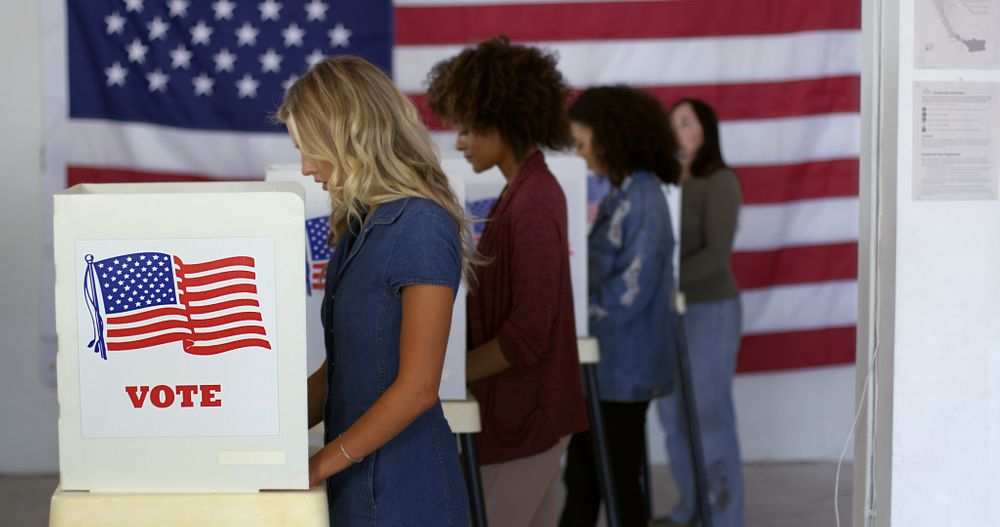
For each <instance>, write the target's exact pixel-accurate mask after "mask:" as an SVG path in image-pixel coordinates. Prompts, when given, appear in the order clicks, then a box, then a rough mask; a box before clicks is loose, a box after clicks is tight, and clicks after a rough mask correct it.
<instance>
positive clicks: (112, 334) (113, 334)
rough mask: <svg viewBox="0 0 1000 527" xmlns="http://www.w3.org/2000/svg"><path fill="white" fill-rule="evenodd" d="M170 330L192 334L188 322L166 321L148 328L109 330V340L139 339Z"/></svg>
mask: <svg viewBox="0 0 1000 527" xmlns="http://www.w3.org/2000/svg"><path fill="white" fill-rule="evenodd" d="M168 329H183V330H185V332H186V333H188V334H190V333H191V330H190V329H188V327H187V322H186V321H184V320H166V321H163V322H157V323H155V324H149V325H146V326H136V327H134V328H117V327H116V328H114V329H111V328H110V327H109V328H108V338H109V339H110V338H118V337H137V336H139V335H148V334H150V333H155V332H157V331H166V330H168Z"/></svg>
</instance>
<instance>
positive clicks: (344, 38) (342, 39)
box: [326, 22, 351, 48]
mask: <svg viewBox="0 0 1000 527" xmlns="http://www.w3.org/2000/svg"><path fill="white" fill-rule="evenodd" d="M326 34H327V36H329V37H330V47H332V48H335V47H338V46H343V47H345V48H346V47H347V46H350V45H351V42H350V40H351V30H350V29H347V28H346V27H344V24H341V23H339V22H338V23H337V25H336V26H334V27H333V29H331V30H330V31H327V32H326Z"/></svg>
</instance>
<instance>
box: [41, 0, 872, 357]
mask: <svg viewBox="0 0 1000 527" xmlns="http://www.w3.org/2000/svg"><path fill="white" fill-rule="evenodd" d="M44 5H46V6H47V9H46V10H47V12H48V16H47V17H46V20H47V22H46V25H45V27H46V30H45V31H46V34H47V37H46V38H47V39H49V40H50V41H51V43H50V44H49V45H48V46H47V48H46V49H47V51H46V56H45V60H44V61H43V63H44V64H45V66H46V67H47V68H48V70H47V72H46V82H45V83H44V86H45V90H46V93H45V94H44V96H45V103H46V104H45V107H46V111H47V112H48V115H47V120H46V122H47V123H48V124H47V129H46V135H47V137H46V142H47V149H46V161H47V163H46V166H47V167H48V168H47V170H48V172H47V174H48V177H49V179H50V185H51V186H52V187H58V188H61V187H62V186H65V185H66V184H67V183H70V184H71V183H77V182H111V181H179V180H184V181H189V180H220V179H223V180H224V179H255V178H262V177H263V175H264V171H265V167H266V166H268V165H270V164H273V163H282V162H286V163H287V162H294V161H295V160H296V153H295V151H294V149H293V148H292V146H291V142H290V141H289V140H288V138H287V137H286V136H285V134H284V133H283V131H282V130H281V129H279V128H277V127H275V125H274V124H273V122H272V120H271V114H272V113H273V111H274V110H275V108H276V107H277V105H278V104H279V102H280V100H281V97H282V94H283V90H284V88H285V86H287V85H288V83H289V82H291V81H292V80H294V78H295V76H296V75H299V74H301V72H302V71H304V70H305V68H307V67H308V66H309V64H311V63H313V62H314V61H315V60H317V59H318V58H319V57H321V56H324V55H331V54H340V53H352V54H357V55H361V56H363V57H366V58H368V59H369V60H371V61H373V62H375V63H376V64H378V65H380V66H381V67H383V68H384V69H385V70H386V71H387V72H390V73H391V75H392V77H393V79H394V81H395V82H396V84H397V85H398V86H399V87H400V88H401V89H402V90H403V91H404V92H405V93H407V94H408V95H410V96H411V97H412V98H413V100H414V101H415V102H416V103H417V106H418V107H419V108H420V109H421V110H422V112H423V114H424V116H425V119H426V122H427V124H428V126H429V127H430V128H431V130H432V136H433V137H434V139H435V141H436V142H437V143H438V145H439V147H440V150H441V153H442V155H443V156H451V155H453V152H454V138H455V136H454V133H453V132H452V131H450V130H448V129H447V127H445V126H444V125H443V124H442V123H440V122H439V121H438V120H436V119H435V118H434V117H433V116H432V115H431V114H430V112H429V111H428V110H427V104H426V97H425V95H424V92H425V89H426V83H425V81H426V77H427V74H428V72H429V71H430V69H431V67H432V66H433V65H434V64H435V63H437V62H438V61H440V60H443V59H446V58H449V57H451V56H453V55H454V54H456V53H458V52H459V51H460V50H461V49H462V48H463V47H464V46H467V45H469V44H471V43H474V42H475V41H477V40H480V39H483V38H486V37H489V36H491V35H494V34H498V33H506V34H507V35H509V36H510V37H511V39H512V40H513V41H515V42H518V43H529V44H534V45H538V46H542V47H544V48H547V49H550V50H552V51H554V52H555V53H557V54H558V55H559V67H560V69H561V71H562V72H563V74H564V75H565V77H566V78H567V80H568V81H569V82H570V83H571V84H572V86H573V88H574V89H576V90H580V89H584V88H586V87H589V86H596V85H605V84H618V83H621V84H628V85H631V86H635V87H638V88H641V89H644V90H647V91H649V92H650V93H652V94H653V95H655V96H656V97H658V98H659V99H660V100H661V101H662V102H663V103H664V104H665V105H669V104H671V103H673V102H674V101H675V100H677V99H678V98H681V97H697V98H701V99H703V100H705V101H707V102H708V103H709V104H711V105H713V106H714V107H715V108H716V110H717V111H718V114H719V116H720V119H721V121H722V123H721V134H722V137H721V139H722V148H723V153H724V155H725V157H726V160H727V161H728V162H729V163H730V164H731V165H732V166H733V167H734V168H735V170H736V173H737V175H738V176H739V178H740V181H741V184H742V188H743V196H744V206H743V208H742V211H741V217H740V229H739V232H738V235H737V237H736V240H735V254H734V255H733V267H734V271H735V273H736V277H737V281H738V282H739V284H740V286H741V288H742V289H743V301H744V313H745V315H744V323H743V327H744V333H745V334H744V338H743V342H742V347H741V351H740V358H739V369H740V370H741V371H744V372H746V371H765V370H783V369H794V368H804V367H813V366H825V365H831V364H842V363H849V362H852V361H853V360H854V346H855V323H856V309H857V308H856V305H857V285H856V279H857V239H858V199H857V193H858V157H859V151H860V149H859V143H860V140H859V134H860V124H861V121H860V116H859V92H860V70H861V49H860V26H861V13H860V7H861V6H860V2H842V1H838V0H815V1H803V0H662V1H656V0H650V1H625V0H606V1H568V0H550V1H536V2H531V1H523V2H522V1H518V2H501V1H488V0H395V1H394V2H390V1H387V0H364V1H360V0H353V1H348V0H340V1H338V0H297V1H293V0H252V1H236V0H211V1H210V0H206V1H204V2H194V1H191V0H87V1H84V0H46V2H45V4H44Z"/></svg>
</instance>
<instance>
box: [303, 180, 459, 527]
mask: <svg viewBox="0 0 1000 527" xmlns="http://www.w3.org/2000/svg"><path fill="white" fill-rule="evenodd" d="M461 258H462V255H461V241H460V238H459V235H458V230H457V228H456V226H455V221H454V220H453V219H452V217H451V216H450V215H449V214H448V213H447V212H446V211H445V210H444V209H442V208H441V207H440V206H438V205H437V204H435V203H433V202H431V201H429V200H425V199H416V198H407V199H400V200H397V201H393V202H390V203H386V204H383V205H381V206H379V207H378V208H376V209H375V211H374V212H373V213H371V215H370V217H369V218H368V221H367V222H366V223H365V224H364V226H363V227H362V226H360V225H353V226H352V228H351V229H349V230H348V232H345V234H344V236H343V238H342V240H341V242H340V243H339V244H338V246H337V250H336V251H335V252H334V255H333V257H332V259H331V261H330V265H329V267H328V269H327V275H326V294H325V296H324V299H323V308H322V318H323V331H324V337H325V343H326V355H327V363H328V365H329V368H328V369H327V400H326V403H325V405H324V410H323V421H324V425H325V441H326V442H327V443H329V442H330V441H332V440H334V439H335V438H336V437H337V436H338V435H339V434H341V433H343V432H344V431H345V430H347V429H348V428H349V427H350V426H351V425H352V424H353V423H354V422H355V421H357V420H358V418H360V417H361V415H362V414H363V413H364V412H365V411H366V410H368V408H370V407H371V406H372V404H374V403H375V401H376V400H377V399H378V398H379V397H380V396H381V395H382V394H383V393H384V392H385V390H386V389H387V388H388V387H389V386H390V385H391V384H392V383H393V381H395V379H396V376H397V374H398V373H399V332H400V325H401V322H402V302H401V298H400V290H401V288H403V287H405V286H408V285H414V284H425V285H441V286H447V287H451V288H452V289H453V290H456V291H457V290H458V285H459V281H460V280H461V274H462V267H461V261H462V260H461ZM326 490H327V500H328V502H329V509H330V523H331V525H335V526H340V525H351V526H361V525H364V526H376V525H377V526H396V525H435V526H437V525H441V526H445V525H456V526H458V525H460V526H463V527H464V526H467V525H469V510H468V496H467V494H466V490H465V485H464V480H463V478H462V474H461V470H460V467H459V463H458V449H457V446H456V444H455V439H454V437H453V436H452V432H451V429H450V428H449V426H448V423H447V421H445V418H444V414H443V412H442V410H441V402H440V401H437V402H436V403H435V404H434V406H433V407H431V408H430V409H429V410H427V411H426V412H425V413H424V414H423V415H421V416H420V417H418V418H417V419H416V420H415V421H414V422H413V423H411V424H410V425H409V426H407V427H406V428H405V429H404V430H403V431H402V432H400V433H399V435H397V436H396V437H394V438H393V439H392V440H390V441H389V442H388V443H386V444H385V445H383V446H382V447H381V448H379V449H378V450H376V451H375V452H372V453H371V454H369V455H368V456H365V458H364V460H363V461H362V462H361V463H358V464H354V465H351V466H349V467H348V468H347V469H346V470H344V471H342V472H339V473H337V474H335V475H333V476H331V477H330V478H329V479H327V481H326Z"/></svg>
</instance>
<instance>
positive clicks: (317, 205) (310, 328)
mask: <svg viewBox="0 0 1000 527" xmlns="http://www.w3.org/2000/svg"><path fill="white" fill-rule="evenodd" d="M266 179H267V181H273V182H292V183H294V184H296V185H299V186H300V187H301V189H302V192H304V195H305V202H306V214H305V220H304V228H303V227H302V226H300V230H299V233H298V235H299V236H300V237H304V238H305V240H306V247H305V251H304V253H303V254H305V263H304V264H303V265H304V267H305V268H306V270H307V273H308V275H309V276H308V279H307V280H304V282H303V284H302V286H301V287H302V288H303V290H304V291H305V292H306V300H305V303H306V332H307V335H308V336H307V341H308V368H309V371H310V372H312V371H316V369H317V368H319V367H320V366H321V365H322V364H323V359H325V358H326V349H325V347H324V344H323V328H322V324H321V321H320V315H319V312H320V307H321V306H322V304H323V294H324V277H325V274H326V265H327V262H329V260H330V256H331V255H332V254H333V249H332V248H330V247H329V245H328V244H327V237H328V236H329V234H330V225H329V222H328V221H327V220H328V218H329V217H330V198H329V196H328V195H327V193H326V191H325V190H323V187H322V186H321V185H320V184H318V183H316V182H315V181H313V180H312V179H311V178H307V177H305V176H303V175H302V173H301V171H300V168H299V166H298V165H274V166H271V167H269V168H268V170H267V176H266ZM461 183H462V182H461V180H460V179H455V178H451V184H452V188H453V189H454V191H455V193H456V194H457V195H458V197H459V199H462V184H461ZM306 282H308V283H306ZM465 295H466V291H465V286H464V285H463V286H462V287H461V288H460V289H459V291H458V295H457V296H456V297H455V306H454V309H453V311H452V315H451V317H452V318H451V320H452V324H451V334H450V335H449V336H448V350H447V352H446V354H445V361H444V371H443V372H442V374H441V387H440V389H439V390H438V395H439V396H440V397H441V399H442V400H459V399H465V396H466V393H465Z"/></svg>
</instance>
